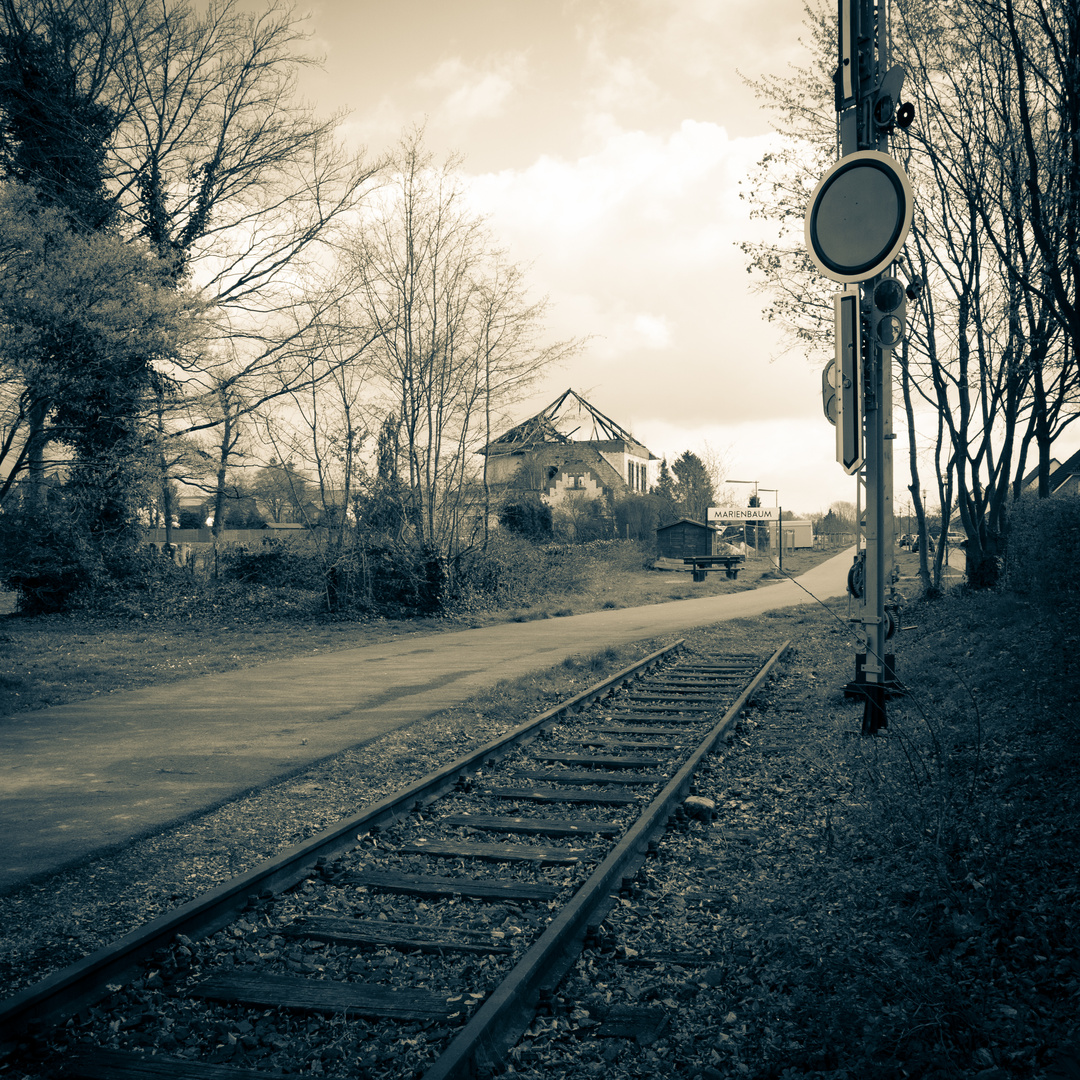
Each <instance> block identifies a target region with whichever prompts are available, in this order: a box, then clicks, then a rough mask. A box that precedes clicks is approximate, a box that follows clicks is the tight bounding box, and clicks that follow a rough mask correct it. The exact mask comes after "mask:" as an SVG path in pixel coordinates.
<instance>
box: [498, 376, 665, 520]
mask: <svg viewBox="0 0 1080 1080" xmlns="http://www.w3.org/2000/svg"><path fill="white" fill-rule="evenodd" d="M480 452H481V453H482V454H483V455H484V456H485V457H486V458H487V480H488V483H489V484H492V485H495V486H505V487H509V488H519V489H521V490H524V491H536V492H539V494H540V496H541V498H543V499H544V501H545V502H547V503H548V504H550V505H556V504H558V503H559V502H562V501H563V500H564V499H566V498H567V496H568V495H570V494H578V495H582V496H584V497H586V498H593V499H595V498H600V497H601V496H605V495H622V494H629V493H633V492H637V493H639V494H644V493H645V492H646V491H648V490H649V488H650V486H651V485H652V483H653V480H654V475H653V473H654V471H655V466H653V465H652V463H653V462H655V461H658V460H659V459H658V458H657V457H656V456H655V455H654V454H652V453H651V452H650V451H649V450H648V448H647V447H645V446H643V445H642V444H641V443H639V442H638V441H637V440H636V439H635V438H634V437H633V436H632V435H631V434H630V433H629V432H628V431H626V430H625V428H622V427H620V426H619V425H618V424H617V423H615V421H614V420H612V419H610V417H607V416H605V415H604V414H603V413H602V412H600V411H599V409H596V408H594V407H593V406H592V405H590V404H589V403H588V402H587V401H586V400H585V399H584V398H583V397H581V395H580V394H577V393H575V392H574V391H573V390H567V391H566V392H565V393H564V394H563V395H562V396H561V397H559V398H557V399H556V400H555V401H553V402H552V403H551V404H550V405H549V406H548V407H547V408H546V409H544V410H543V411H542V412H539V413H537V414H536V415H535V416H533V417H531V418H530V419H528V420H525V421H523V422H522V423H520V424H518V425H517V426H516V427H513V428H511V429H510V430H509V431H507V432H506V433H505V434H504V435H500V436H499V438H497V439H495V440H493V441H492V442H490V443H488V445H487V446H485V447H484V448H483V450H481V451H480Z"/></svg>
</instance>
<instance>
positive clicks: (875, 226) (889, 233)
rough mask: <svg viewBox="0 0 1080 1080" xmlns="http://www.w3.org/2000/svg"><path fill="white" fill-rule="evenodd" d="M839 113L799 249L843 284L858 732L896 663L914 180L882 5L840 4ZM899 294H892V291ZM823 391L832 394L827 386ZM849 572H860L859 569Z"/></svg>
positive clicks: (830, 372) (840, 405) (835, 372)
mask: <svg viewBox="0 0 1080 1080" xmlns="http://www.w3.org/2000/svg"><path fill="white" fill-rule="evenodd" d="M837 3H838V12H837V46H838V49H837V68H836V74H835V82H836V111H837V113H838V120H839V130H840V142H841V154H842V156H841V158H840V160H839V161H838V162H836V164H835V165H833V166H832V168H830V169H829V170H828V172H826V174H825V175H824V176H823V177H822V178H821V181H820V182H819V184H818V185H817V187H816V188H815V190H814V193H813V195H812V196H811V198H810V203H809V205H808V207H807V211H806V221H805V234H806V250H807V253H808V254H809V256H810V258H811V259H812V260H813V262H814V263H815V265H816V266H817V267H818V269H819V270H820V271H821V272H822V273H823V274H824V275H825V276H826V277H828V278H831V279H832V280H833V281H836V282H838V283H840V284H842V285H843V286H844V289H843V291H842V292H839V293H837V294H835V296H834V301H833V303H834V317H835V330H836V342H835V344H836V352H835V357H834V359H833V360H832V362H831V363H830V364H829V365H828V367H827V368H826V369H825V373H824V374H823V377H822V402H823V405H824V408H825V414H826V416H827V417H828V419H829V420H830V421H831V422H834V423H835V424H836V457H837V461H838V462H839V463H840V465H841V466H842V467H843V469H844V471H845V472H847V473H849V474H853V475H856V476H857V478H858V480H857V482H858V483H859V484H860V486H861V489H862V491H860V492H857V495H861V494H862V493H863V492H865V503H864V502H863V500H862V499H861V498H857V500H856V505H865V514H864V515H860V517H861V520H860V521H859V523H858V526H859V530H860V537H861V540H862V543H861V544H860V551H859V552H858V554H857V556H856V565H855V567H854V568H853V573H852V575H850V576H849V581H858V582H859V585H858V587H857V588H852V587H851V586H850V585H849V591H850V592H851V593H852V596H853V598H854V599H855V600H857V601H859V602H860V607H859V616H858V618H857V619H856V620H855V621H857V622H859V623H860V624H861V630H860V634H859V637H860V642H859V651H857V652H856V657H855V679H854V680H853V681H852V682H851V683H849V684H848V690H849V692H852V693H857V694H859V695H860V696H862V698H863V701H864V711H863V733H864V734H874V733H875V732H877V731H878V730H879V729H880V728H883V727H885V726H886V723H887V717H886V710H885V700H886V693H887V690H888V689H889V688H890V687H891V686H893V685H895V664H894V663H893V658H892V656H890V655H887V653H886V649H887V648H888V645H887V641H888V639H889V638H891V637H892V634H893V632H894V631H895V628H896V625H897V619H896V618H895V610H896V599H897V598H896V595H895V592H894V589H893V585H894V580H895V574H894V570H893V566H894V564H893V551H894V536H893V513H892V484H893V461H892V440H893V438H894V435H893V429H892V352H893V348H894V347H895V346H896V345H898V344H899V342H900V339H901V337H902V335H903V329H904V317H903V287H902V286H901V285H900V283H899V282H897V281H896V280H895V279H894V278H891V277H887V276H885V275H886V271H887V270H888V268H889V266H890V265H891V264H892V262H893V260H894V259H895V258H896V257H897V255H898V254H899V252H900V250H901V248H902V247H903V246H904V242H905V240H906V239H907V235H908V231H909V230H910V228H911V218H912V211H913V202H912V194H911V185H910V184H909V183H908V179H907V175H906V174H905V172H904V169H903V167H902V166H901V165H900V163H899V162H898V161H896V160H895V159H894V158H892V157H890V156H889V153H888V149H889V133H890V132H891V131H892V130H893V129H894V128H895V127H897V126H899V127H906V126H907V124H908V123H910V122H911V118H912V116H913V115H914V110H913V109H912V108H911V106H910V105H900V104H899V95H900V90H901V87H902V85H903V81H904V70H903V68H901V67H894V68H890V67H889V65H888V59H889V57H888V42H889V28H888V0H877V2H875V0H837ZM898 289H899V294H898V292H897V290H898ZM830 390H831V391H832V392H831V393H830ZM856 571H857V572H856Z"/></svg>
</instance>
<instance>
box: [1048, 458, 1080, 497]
mask: <svg viewBox="0 0 1080 1080" xmlns="http://www.w3.org/2000/svg"><path fill="white" fill-rule="evenodd" d="M1077 473H1080V450H1077V451H1076V453H1075V454H1073V456H1072V457H1071V458H1069V459H1068V460H1067V461H1066V462H1065V463H1064V464H1063V465H1060V466H1058V468H1056V469H1054V470H1053V471H1052V472H1051V473H1050V494H1051V495H1053V494H1054V492H1055V491H1057V489H1058V488H1059V487H1061V485H1062V484H1064V483H1065V482H1066V481H1067V480H1068V479H1069V478H1070V477H1072V476H1075V475H1076V474H1077Z"/></svg>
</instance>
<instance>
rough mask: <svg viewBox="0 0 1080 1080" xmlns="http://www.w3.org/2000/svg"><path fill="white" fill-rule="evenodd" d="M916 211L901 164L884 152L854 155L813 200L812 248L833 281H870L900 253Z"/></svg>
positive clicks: (809, 229)
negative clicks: (913, 209)
mask: <svg viewBox="0 0 1080 1080" xmlns="http://www.w3.org/2000/svg"><path fill="white" fill-rule="evenodd" d="M911 213H912V198H911V185H910V184H909V183H908V178H907V174H906V173H905V172H904V169H903V166H901V164H900V162H898V161H897V160H896V159H895V158H892V157H890V156H889V155H888V154H882V153H881V152H880V151H878V150H860V151H859V152H858V153H855V154H848V155H847V157H843V158H841V159H840V160H839V161H838V162H837V163H836V164H835V165H834V166H833V167H832V168H831V169H830V170H829V171H828V172H827V173H826V174H825V175H824V176H823V177H822V178H821V182H820V183H819V184H818V186H817V187H816V188H815V189H814V194H813V195H812V196H811V197H810V205H809V206H808V207H807V210H806V250H807V252H808V253H809V255H810V258H811V259H813V260H814V263H815V264H816V265H817V267H818V268H819V269H820V270H821V272H822V273H823V274H824V275H825V276H826V277H828V278H831V279H832V280H833V281H842V282H845V283H848V284H850V283H853V282H857V281H867V280H868V279H870V278H872V277H874V276H876V275H877V274H880V273H881V272H882V271H883V270H884V269H885V268H886V267H887V266H888V265H889V264H890V263H891V262H892V261H893V259H895V258H896V256H897V254H899V252H900V249H901V248H902V247H903V246H904V241H905V240H906V239H907V235H908V232H909V230H910V229H911Z"/></svg>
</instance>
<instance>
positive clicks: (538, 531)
mask: <svg viewBox="0 0 1080 1080" xmlns="http://www.w3.org/2000/svg"><path fill="white" fill-rule="evenodd" d="M499 524H500V525H502V527H503V528H504V529H508V530H509V531H510V532H512V533H514V534H515V535H517V536H523V537H525V538H526V539H527V540H550V539H551V536H552V532H553V528H552V521H551V507H550V506H548V505H547V503H545V502H544V501H543V500H541V499H540V498H539V497H538V496H532V497H530V496H528V495H522V496H520V497H518V498H515V499H512V500H510V501H509V502H506V503H504V504H503V506H502V509H501V510H500V511H499Z"/></svg>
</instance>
